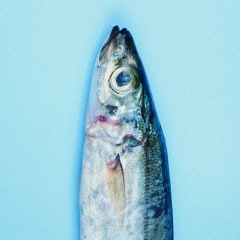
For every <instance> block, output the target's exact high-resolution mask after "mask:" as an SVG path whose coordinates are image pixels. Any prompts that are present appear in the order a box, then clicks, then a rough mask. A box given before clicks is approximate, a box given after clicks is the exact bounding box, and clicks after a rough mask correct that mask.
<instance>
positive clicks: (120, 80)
mask: <svg viewBox="0 0 240 240" xmlns="http://www.w3.org/2000/svg"><path fill="white" fill-rule="evenodd" d="M116 82H117V85H118V86H119V87H122V86H126V85H128V84H129V83H130V82H131V76H130V74H129V73H128V72H121V73H119V74H118V76H117V77H116Z"/></svg>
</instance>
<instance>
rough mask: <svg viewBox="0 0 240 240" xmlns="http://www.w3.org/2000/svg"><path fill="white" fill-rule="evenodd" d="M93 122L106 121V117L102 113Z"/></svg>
mask: <svg viewBox="0 0 240 240" xmlns="http://www.w3.org/2000/svg"><path fill="white" fill-rule="evenodd" d="M95 122H101V123H104V122H107V117H105V116H103V115H100V116H97V117H96V120H95Z"/></svg>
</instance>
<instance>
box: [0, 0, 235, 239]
mask: <svg viewBox="0 0 240 240" xmlns="http://www.w3.org/2000/svg"><path fill="white" fill-rule="evenodd" d="M147 2H149V1H133V0H132V1H115V2H114V1H110V0H109V1H76V0H70V1H62V0H60V1H59V0H58V1H57V0H55V1H53V0H50V1H49V0H42V1H30V0H25V1H9V0H2V1H1V2H0V239H1V240H43V239H44V240H77V239H79V237H78V234H79V217H78V186H79V183H78V181H79V170H80V159H81V153H82V151H81V147H82V140H83V121H84V112H85V110H86V99H87V94H88V89H89V82H90V79H91V72H92V69H93V66H94V62H95V59H96V55H97V52H98V50H99V48H100V47H101V45H102V43H103V41H104V40H105V39H106V37H107V35H108V34H109V32H110V30H111V28H112V26H113V25H115V24H118V25H119V26H120V27H127V28H128V29H129V30H130V31H131V32H132V35H133V37H134V39H135V42H136V45H137V48H138V51H139V53H140V55H141V58H142V61H143V64H144V66H145V70H146V73H147V76H148V80H149V83H150V87H151V89H152V94H153V97H154V101H155V105H156V108H157V112H158V115H159V117H160V119H161V123H162V127H163V130H164V133H165V136H166V140H167V146H168V152H169V163H170V173H171V181H172V197H173V209H174V225H175V239H176V240H203V239H204V240H215V239H216V240H226V239H227V240H231V239H234V240H236V239H239V236H240V174H239V172H240V171H239V170H240V110H239V107H240V2H239V1H238V0H236V1H234V0H230V1H227V0H226V1H224V0H222V1H221V0H220V1H207V0H203V1H192V0H185V1H151V4H149V3H147ZM109 227H110V226H109ZM96 239H97V238H96Z"/></svg>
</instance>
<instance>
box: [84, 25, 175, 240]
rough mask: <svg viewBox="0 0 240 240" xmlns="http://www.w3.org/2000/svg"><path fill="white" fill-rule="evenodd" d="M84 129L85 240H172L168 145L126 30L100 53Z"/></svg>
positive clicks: (115, 32) (111, 38)
mask: <svg viewBox="0 0 240 240" xmlns="http://www.w3.org/2000/svg"><path fill="white" fill-rule="evenodd" d="M85 132H86V135H85V144H84V151H83V158H82V173H81V183H80V224H81V227H80V229H81V231H80V232H81V233H80V235H81V240H83V239H87V240H93V239H94V240H95V239H98V240H113V239H114V240H156V239H157V240H172V239H173V220H172V203H171V191H170V180H169V170H168V160H167V151H166V145H165V140H164V136H163V133H162V129H161V126H160V123H159V120H158V118H157V115H156V112H155V109H154V105H153V102H152V98H151V95H150V91H149V88H148V84H147V81H146V77H145V73H144V70H143V66H142V63H141V60H140V58H139V56H138V53H137V50H136V47H135V44H134V41H133V38H132V36H131V34H130V33H129V31H128V30H127V29H125V28H124V29H122V30H120V29H119V28H118V27H117V26H116V27H114V28H113V30H112V32H111V34H110V36H109V38H108V40H107V41H106V43H105V44H104V46H103V47H102V49H101V51H100V54H99V57H98V59H97V63H96V68H95V71H94V74H93V79H92V84H91V90H90V95H89V103H88V110H87V116H86V131H85Z"/></svg>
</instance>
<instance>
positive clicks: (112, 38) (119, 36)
mask: <svg viewBox="0 0 240 240" xmlns="http://www.w3.org/2000/svg"><path fill="white" fill-rule="evenodd" d="M122 44H123V45H124V47H125V48H126V49H128V50H129V51H130V52H132V53H134V54H135V53H137V50H136V46H135V43H134V40H133V37H132V35H131V33H130V32H129V31H128V30H127V28H122V29H120V28H119V27H118V26H117V25H116V26H114V27H113V28H112V31H111V33H110V35H109V37H108V40H107V42H106V43H105V44H104V46H103V48H102V49H101V52H103V51H104V50H105V49H107V48H108V47H109V46H111V45H113V46H114V47H116V46H119V45H122Z"/></svg>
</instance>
